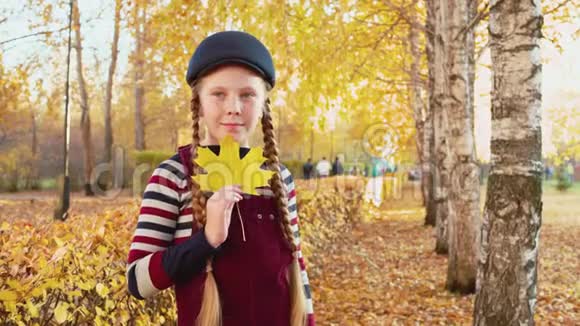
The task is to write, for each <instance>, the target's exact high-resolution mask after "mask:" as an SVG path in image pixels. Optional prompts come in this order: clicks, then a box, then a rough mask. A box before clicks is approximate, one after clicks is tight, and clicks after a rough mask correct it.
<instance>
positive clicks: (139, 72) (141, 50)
mask: <svg viewBox="0 0 580 326" xmlns="http://www.w3.org/2000/svg"><path fill="white" fill-rule="evenodd" d="M134 10H135V11H134V13H135V29H136V31H135V43H136V45H135V149H136V150H144V149H145V122H144V118H143V109H144V107H145V85H144V84H145V80H144V77H145V47H144V44H143V43H144V40H143V38H144V35H145V31H144V29H145V21H144V20H145V4H143V6H140V5H139V1H137V2H135V8H134Z"/></svg>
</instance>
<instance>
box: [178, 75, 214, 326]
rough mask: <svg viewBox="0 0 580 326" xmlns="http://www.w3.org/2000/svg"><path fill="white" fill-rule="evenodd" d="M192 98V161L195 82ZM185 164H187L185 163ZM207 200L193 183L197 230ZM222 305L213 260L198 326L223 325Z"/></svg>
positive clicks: (195, 170)
mask: <svg viewBox="0 0 580 326" xmlns="http://www.w3.org/2000/svg"><path fill="white" fill-rule="evenodd" d="M191 89H192V97H191V120H192V129H193V138H192V142H191V158H192V161H193V160H194V159H195V158H196V157H197V146H198V145H199V144H200V142H201V141H200V136H199V129H200V128H199V118H200V115H199V111H200V109H201V103H200V100H199V84H198V83H197V82H195V83H194V84H193V85H192V86H191ZM192 163H193V168H192V175H197V173H199V172H200V171H201V167H200V166H198V165H197V163H195V162H192ZM184 164H185V163H184ZM205 204H206V199H205V196H204V195H203V192H202V191H201V187H200V185H199V184H197V183H196V182H195V181H193V180H192V182H191V208H192V214H193V217H194V219H195V221H196V222H197V228H198V229H200V228H201V227H202V226H203V225H205V222H206V210H205ZM221 317H222V312H221V305H220V299H219V292H218V288H217V283H216V281H215V277H214V275H213V271H212V261H211V258H210V259H209V260H208V261H207V266H206V279H205V284H204V288H203V298H202V301H201V309H200V311H199V314H198V316H197V321H196V323H197V325H198V326H219V325H221V319H222V318H221Z"/></svg>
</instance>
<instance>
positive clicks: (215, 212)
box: [205, 185, 243, 248]
mask: <svg viewBox="0 0 580 326" xmlns="http://www.w3.org/2000/svg"><path fill="white" fill-rule="evenodd" d="M242 198H243V197H242V188H241V187H240V186H238V185H233V186H225V187H223V188H221V189H220V190H218V191H216V192H214V193H213V195H211V197H209V199H208V201H207V204H206V212H207V213H206V214H207V218H206V224H205V237H206V239H207V241H208V242H209V244H210V245H212V246H213V247H214V248H217V247H218V246H219V245H221V244H222V243H223V242H224V241H226V239H227V238H228V229H229V227H230V221H231V219H232V209H233V208H234V204H235V203H237V202H239V201H240V200H242Z"/></svg>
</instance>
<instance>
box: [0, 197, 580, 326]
mask: <svg viewBox="0 0 580 326" xmlns="http://www.w3.org/2000/svg"><path fill="white" fill-rule="evenodd" d="M578 198H579V194H577V193H570V194H564V195H562V194H559V193H555V192H550V191H546V193H545V196H544V214H543V215H544V216H543V226H542V231H541V242H540V265H539V276H538V277H539V288H538V290H539V295H538V303H537V313H536V321H537V323H538V325H578V324H580V281H579V279H580V278H579V277H578V276H579V275H580V250H579V249H580V245H579V244H578V239H580V200H578ZM55 204H56V201H55V199H54V195H53V194H44V195H42V194H41V195H39V194H37V193H31V194H18V195H2V194H0V222H5V221H6V222H9V223H10V222H14V221H17V220H20V221H22V220H24V221H29V222H30V223H31V224H39V223H47V222H49V221H50V219H51V218H52V211H53V209H54V206H55ZM135 205H138V199H135V198H131V197H129V196H120V197H118V198H116V199H114V200H103V199H88V198H85V197H84V196H82V195H78V194H75V195H74V196H73V198H72V204H71V214H72V215H73V216H74V215H82V216H84V218H90V217H91V216H94V217H98V216H99V215H98V214H99V213H102V212H103V211H108V210H119V209H121V210H127V211H131V209H130V207H134V206H135ZM423 216H424V211H423V209H422V208H421V207H419V206H418V205H417V203H416V202H413V201H400V200H399V201H394V202H389V203H385V205H384V206H383V207H382V208H381V209H374V210H371V211H370V212H368V213H367V216H366V221H365V222H364V223H360V224H358V225H357V226H355V227H353V228H349V231H348V232H344V234H343V236H342V237H339V238H338V239H337V240H333V242H332V243H331V244H329V245H327V246H326V247H325V248H317V247H312V249H313V250H312V252H311V254H310V256H308V257H307V263H308V266H309V273H310V278H311V283H312V289H313V295H314V299H315V309H316V315H317V316H316V318H317V320H318V322H319V324H320V325H438V324H439V325H470V324H471V322H472V306H473V300H474V296H473V295H470V296H458V295H453V294H450V293H448V292H446V291H445V289H444V284H445V277H446V268H447V258H446V257H445V256H439V255H436V254H435V253H434V251H433V246H434V233H433V229H432V228H429V227H424V226H423ZM324 227H325V226H324V225H323V224H316V228H324ZM311 232H315V230H312V231H311Z"/></svg>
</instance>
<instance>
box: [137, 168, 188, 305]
mask: <svg viewBox="0 0 580 326" xmlns="http://www.w3.org/2000/svg"><path fill="white" fill-rule="evenodd" d="M184 182H186V180H185V175H184V169H183V165H182V164H181V163H180V162H179V161H178V160H177V159H175V157H173V158H171V159H168V160H165V161H163V162H162V163H161V164H160V165H159V166H158V167H157V168H156V169H155V170H154V171H153V174H152V175H151V177H150V178H149V181H148V183H147V187H146V188H145V192H144V193H143V199H142V201H141V207H140V210H139V218H138V222H137V227H136V229H135V232H134V235H133V239H132V241H131V247H130V249H129V256H128V258H127V269H126V277H127V284H128V290H129V293H130V294H131V295H132V296H134V297H136V298H138V299H146V298H150V297H152V296H154V295H155V294H157V293H158V292H160V291H161V290H164V289H166V288H168V287H170V286H172V285H173V280H172V278H171V275H169V274H168V273H167V272H166V270H165V269H164V268H163V253H164V251H165V249H167V248H168V247H169V246H170V244H171V243H172V242H173V236H174V231H175V228H176V223H177V217H178V215H179V201H180V199H179V189H182V188H183V187H184V186H185V185H184Z"/></svg>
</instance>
